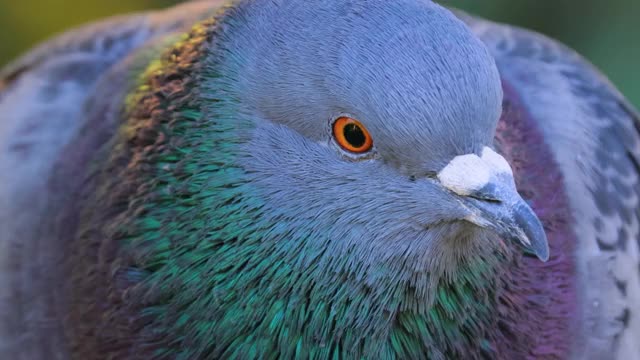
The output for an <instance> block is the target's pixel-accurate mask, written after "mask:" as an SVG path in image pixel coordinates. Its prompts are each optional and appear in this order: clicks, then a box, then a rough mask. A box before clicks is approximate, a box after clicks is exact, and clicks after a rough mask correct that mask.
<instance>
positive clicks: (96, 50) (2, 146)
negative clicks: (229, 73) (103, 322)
mask: <svg viewBox="0 0 640 360" xmlns="http://www.w3.org/2000/svg"><path fill="white" fill-rule="evenodd" d="M219 5H221V1H217V0H212V1H200V2H189V3H187V4H184V5H181V6H179V7H176V8H173V9H170V10H167V11H162V12H153V13H144V14H139V15H133V16H126V17H118V18H113V19H111V20H107V21H104V22H101V23H98V24H95V25H88V26H84V27H81V28H78V29H77V30H75V31H71V32H68V33H65V34H62V35H61V36H58V37H57V38H54V39H53V40H51V41H49V42H47V43H45V44H43V45H41V46H38V47H36V48H35V49H34V50H32V51H31V52H29V53H28V54H26V55H25V56H23V57H22V58H20V59H18V60H17V61H16V62H14V63H13V64H10V65H9V66H7V67H6V68H4V69H2V71H0V114H1V115H0V229H2V231H0V359H9V358H12V359H15V358H17V359H64V358H67V353H66V349H65V345H64V339H63V336H64V335H63V331H62V327H61V325H60V320H61V319H60V316H59V314H61V313H63V309H62V307H63V306H64V305H63V301H62V300H61V298H59V297H58V296H57V295H59V294H61V293H62V291H61V290H60V287H61V286H63V283H64V281H61V280H62V279H60V276H61V270H59V268H60V266H59V264H61V263H63V261H62V259H61V257H63V253H62V252H61V251H60V250H59V249H60V248H62V247H63V246H61V245H62V244H56V243H54V242H53V241H47V239H49V238H48V234H43V233H40V232H41V230H39V229H42V228H43V227H42V226H41V223H42V222H44V221H51V220H47V219H48V218H51V217H55V216H56V214H50V213H47V210H46V209H47V208H48V207H49V205H50V203H51V202H52V201H53V200H51V199H52V198H53V196H52V192H51V191H50V189H49V188H48V183H47V181H48V178H49V176H50V174H51V173H52V171H54V164H55V160H56V159H57V158H58V157H59V156H60V154H61V152H62V150H63V148H64V147H65V146H66V145H67V143H68V142H69V141H70V140H71V139H72V138H73V137H74V136H77V133H78V131H79V129H81V128H82V127H83V125H84V123H85V121H86V116H85V114H86V110H87V109H88V108H90V107H92V106H93V105H94V104H92V103H91V102H90V101H91V98H92V97H96V96H99V97H100V96H102V97H109V96H111V95H112V94H110V93H106V92H104V93H103V92H101V94H97V95H96V94H95V93H94V92H95V89H97V88H98V87H99V88H105V86H102V85H103V84H104V83H105V82H107V83H108V82H109V81H110V80H111V78H110V77H109V74H110V72H114V71H115V70H114V69H117V68H118V67H121V68H126V69H125V70H121V71H126V72H131V73H135V68H132V67H131V66H129V67H125V66H122V65H121V63H122V61H123V59H126V58H127V56H128V55H129V54H131V53H132V52H134V51H135V50H136V49H139V48H140V47H141V46H142V45H143V44H146V43H149V42H151V41H153V40H154V39H155V38H158V37H160V36H162V35H164V34H169V33H172V32H175V31H178V30H182V29H185V28H188V27H190V26H191V25H193V24H194V23H195V22H196V21H198V20H199V19H202V18H206V17H210V16H211V15H212V14H213V13H214V12H215V9H216V8H217V7H219ZM132 77H133V75H132ZM98 83H101V84H102V85H101V86H98ZM116 86H118V85H111V86H110V88H116ZM106 88H109V86H106ZM116 89H117V88H116ZM92 131H93V130H92Z"/></svg>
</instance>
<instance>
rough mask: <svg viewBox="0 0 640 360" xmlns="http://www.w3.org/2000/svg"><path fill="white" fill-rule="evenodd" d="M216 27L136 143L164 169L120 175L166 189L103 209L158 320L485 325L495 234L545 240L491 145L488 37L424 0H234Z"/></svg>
mask: <svg viewBox="0 0 640 360" xmlns="http://www.w3.org/2000/svg"><path fill="white" fill-rule="evenodd" d="M212 27H213V28H214V29H215V30H213V35H211V36H210V37H209V38H208V41H206V42H205V43H204V45H203V46H202V50H201V52H202V53H201V55H200V58H199V59H200V60H198V61H199V66H198V67H197V68H196V69H197V70H193V71H194V74H193V75H192V76H191V78H192V79H197V83H196V84H195V86H193V89H190V90H189V91H190V95H191V96H190V97H188V101H186V100H185V101H183V102H182V103H181V104H177V105H173V107H172V109H177V110H175V111H172V113H171V114H172V115H171V116H172V118H171V119H172V120H171V122H169V123H168V124H167V125H166V126H167V127H166V128H165V129H163V133H165V134H167V136H168V137H169V138H170V141H169V142H170V143H171V144H172V147H170V148H163V150H162V154H161V155H158V156H159V157H158V158H154V159H149V155H146V154H148V152H149V150H148V146H147V147H144V148H141V150H140V153H141V154H142V155H140V156H141V157H145V158H146V159H147V160H146V163H147V164H148V163H152V164H153V163H155V164H157V166H152V167H145V168H144V169H156V170H153V171H155V172H152V174H153V176H147V175H145V176H147V178H148V181H149V182H148V184H147V183H137V184H135V186H131V185H128V186H127V188H126V189H138V190H137V191H146V190H145V189H154V194H161V195H154V196H152V197H148V198H146V199H147V201H135V202H133V203H132V204H131V205H130V206H129V208H128V210H127V211H129V212H130V216H129V217H126V216H124V217H123V216H121V217H118V218H117V219H115V220H114V221H115V223H114V224H107V225H109V228H118V226H120V227H124V228H125V230H124V231H121V233H124V234H127V237H126V244H128V245H129V246H133V247H134V249H135V252H134V253H135V254H137V255H136V256H137V257H136V259H137V260H136V261H135V262H133V263H132V264H131V266H130V268H137V269H140V270H142V273H144V274H148V275H147V277H146V280H145V282H146V284H147V286H146V287H143V286H140V287H138V289H151V290H148V292H147V293H144V296H141V297H144V298H145V304H146V305H145V307H147V308H148V310H147V311H146V312H145V313H146V314H150V313H151V314H158V317H159V318H160V320H159V321H158V322H157V323H155V325H154V332H156V333H164V334H166V336H167V337H168V338H173V337H172V336H173V335H171V334H185V333H187V334H189V341H188V342H189V344H191V345H190V346H192V347H193V348H194V349H195V350H193V352H191V353H189V354H190V355H192V356H186V358H194V357H197V356H196V355H198V354H202V353H205V352H206V353H210V352H213V353H214V354H218V355H220V356H221V357H223V358H224V357H226V356H224V355H232V354H231V353H230V352H234V351H235V352H234V353H233V354H236V355H237V354H238V353H237V351H247V352H246V353H247V354H248V353H251V351H252V350H251V349H250V347H251V346H253V345H252V344H255V343H256V341H258V340H257V339H261V340H260V344H261V349H263V350H264V351H273V352H274V353H276V352H277V353H279V354H281V355H282V356H283V357H285V358H287V357H293V355H295V354H298V353H297V352H296V351H298V350H299V349H298V350H296V349H297V347H296V346H297V345H296V344H298V345H299V346H300V349H304V350H303V351H310V352H314V351H318V352H319V353H322V352H328V354H331V353H333V351H339V352H340V351H342V352H345V354H346V353H349V354H351V355H353V353H351V351H355V352H356V353H355V354H356V355H357V354H360V355H365V357H366V356H369V357H377V355H379V352H380V351H384V352H385V353H389V354H390V353H394V352H395V353H396V354H400V355H401V356H400V357H404V358H411V357H415V356H412V354H413V355H415V353H412V352H411V351H414V350H415V351H418V353H424V351H427V350H425V349H423V348H428V349H431V350H433V351H436V349H446V348H448V347H456V346H460V344H462V343H461V342H460V341H463V343H464V344H466V345H465V346H467V345H468V346H472V344H476V345H477V344H478V342H477V341H476V340H477V338H476V335H478V334H479V333H480V332H481V330H479V329H480V328H481V327H482V326H475V325H474V324H482V323H487V324H488V323H490V322H491V321H492V320H491V319H492V318H493V316H492V313H491V311H489V310H487V309H490V308H491V307H492V306H493V305H491V304H489V303H490V302H491V301H492V300H491V299H495V296H491V294H490V293H491V292H492V291H494V289H495V288H496V287H497V286H498V285H497V282H499V281H500V280H499V275H497V274H499V273H500V272H499V271H497V270H496V271H494V270H495V268H496V267H499V266H500V263H501V261H503V259H504V258H505V256H507V255H505V254H504V253H505V251H509V253H508V254H511V253H512V251H513V249H519V248H518V247H517V246H513V245H511V244H513V243H514V242H515V243H516V244H520V245H521V246H522V247H524V249H525V250H526V251H529V252H532V253H533V254H535V255H537V256H538V257H539V258H540V259H542V260H546V259H547V257H548V249H547V241H546V238H545V234H544V231H543V229H542V226H541V224H540V221H539V220H538V219H537V217H536V216H535V214H534V213H533V212H532V210H531V209H530V207H529V206H528V205H527V204H526V203H525V202H524V201H523V199H521V198H520V196H519V195H518V193H517V191H516V187H515V184H514V180H513V174H512V172H511V168H510V166H509V164H508V163H507V162H506V161H505V159H504V158H503V157H502V156H500V155H499V154H498V153H497V152H496V151H494V150H493V149H492V143H493V137H494V133H495V129H496V125H497V122H498V119H499V117H500V114H501V102H502V90H501V83H500V78H499V74H498V71H497V69H496V65H495V63H494V60H493V59H492V57H491V55H490V54H489V52H488V50H487V49H486V48H485V47H484V46H483V44H482V43H481V42H480V41H479V40H478V39H477V38H475V37H474V36H473V35H472V33H471V32H470V30H469V29H467V28H466V27H465V25H464V24H463V23H462V22H461V21H459V20H457V19H456V18H455V17H454V16H453V15H452V14H451V13H450V12H448V11H447V10H445V9H444V8H442V7H440V6H438V5H436V4H433V3H431V2H429V1H418V0H416V1H409V0H399V1H392V2H389V1H383V0H373V1H364V0H352V1H308V0H304V1H302V0H272V1H245V2H240V3H238V4H237V5H235V6H233V7H231V8H229V9H227V10H226V12H225V13H224V15H223V16H221V17H220V18H219V19H218V20H217V22H216V24H215V25H213V26H212ZM195 31H196V33H198V32H197V31H198V30H195ZM180 44H182V45H180V46H185V45H184V44H187V45H188V44H189V41H182V42H181V43H180ZM179 53H180V50H173V53H172V54H179ZM169 58H170V59H174V60H175V59H180V57H176V56H173V55H172V57H169ZM200 65H201V66H200ZM145 89H146V88H144V87H142V88H141V90H139V91H143V92H144V91H147V90H145ZM157 93H159V92H158V91H155V92H154V93H152V95H153V94H157ZM143 96H146V95H144V94H143ZM153 96H156V95H153ZM141 98H144V97H141ZM163 101H165V100H163ZM147 103H149V102H147ZM140 104H141V105H138V106H145V105H144V104H145V103H140ZM145 146H146V145H145ZM170 149H174V150H170ZM127 154H128V153H127ZM125 155H126V154H125ZM126 156H129V155H126ZM139 164H140V163H139V162H132V163H131V164H130V165H129V166H128V169H129V170H130V171H134V170H135V169H136V168H137V167H139V166H140V165H139ZM131 169H133V170H131ZM129 170H128V171H129ZM135 171H137V170H135ZM140 171H142V170H140ZM144 171H149V170H144ZM129 178H135V179H143V178H144V176H142V175H135V176H130V177H129ZM110 179H112V178H110ZM109 181H115V180H109ZM136 181H138V182H140V181H142V180H136ZM163 189H164V190H163ZM96 203H99V202H96ZM122 219H125V220H126V221H124V222H123V223H119V222H121V221H123V220H122ZM127 227H129V228H131V229H133V230H127V229H128V228H127ZM172 239H173V240H172ZM176 239H179V240H176ZM505 249H506V250H505ZM496 278H498V280H496ZM496 281H497V282H496ZM158 292H159V293H160V294H158ZM149 293H153V294H155V296H154V297H153V299H159V300H156V301H155V302H154V301H153V300H149ZM150 303H151V304H152V306H151V305H149V304H150ZM478 304H481V305H478ZM445 313H446V314H449V316H448V317H446V319H445V318H444V317H442V316H441V314H445ZM451 314H460V315H461V316H459V317H456V316H453V315H451ZM172 316H173V317H172ZM469 317H470V318H472V319H473V321H472V322H471V323H470V322H468V321H466V320H465V319H468V318H469ZM161 329H164V330H161ZM412 329H420V330H419V331H418V330H416V331H414V330H412ZM452 329H453V330H452ZM212 334H213V335H214V336H212ZM424 336H427V337H430V340H428V341H427V340H424V339H423V338H422V337H424ZM453 338H455V339H457V340H459V341H453V340H452V339H453ZM465 339H466V340H465ZM194 344H195V345H194ZM416 344H419V345H416ZM456 344H457V345H456ZM463 348H464V346H463ZM242 349H244V350H242ZM314 349H315V350H314ZM198 351H199V352H200V353H198ZM194 354H195V355H194ZM240 354H242V352H240ZM287 354H288V355H287ZM289 355H291V356H289ZM307 355H309V354H307ZM418 357H419V356H418Z"/></svg>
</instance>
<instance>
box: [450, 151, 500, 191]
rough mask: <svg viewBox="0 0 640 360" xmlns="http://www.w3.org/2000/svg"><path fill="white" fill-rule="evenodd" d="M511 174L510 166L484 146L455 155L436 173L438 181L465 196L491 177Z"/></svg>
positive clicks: (480, 187)
mask: <svg viewBox="0 0 640 360" xmlns="http://www.w3.org/2000/svg"><path fill="white" fill-rule="evenodd" d="M498 175H508V176H509V177H512V176H513V172H512V170H511V166H509V163H508V162H507V160H505V159H504V158H503V157H502V156H500V155H499V154H498V153H496V152H495V151H493V150H492V149H490V148H488V147H485V148H484V149H483V150H482V157H479V156H478V155H476V154H466V155H460V156H456V157H455V158H453V160H451V161H450V162H449V163H448V164H447V166H445V167H444V169H442V170H441V171H440V172H439V173H438V179H439V180H440V183H441V184H442V185H443V186H444V187H446V188H448V189H449V190H451V191H453V192H454V193H456V194H458V195H461V196H467V195H470V194H473V193H474V192H476V191H478V190H480V189H482V188H483V187H484V186H485V185H487V184H488V183H489V181H490V180H491V178H492V177H495V176H498Z"/></svg>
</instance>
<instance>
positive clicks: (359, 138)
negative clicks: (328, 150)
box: [333, 116, 373, 154]
mask: <svg viewBox="0 0 640 360" xmlns="http://www.w3.org/2000/svg"><path fill="white" fill-rule="evenodd" d="M333 136H334V137H335V138H336V142H337V143H338V145H340V146H341V147H342V148H343V149H345V150H347V151H351V152H353V153H357V154H361V153H364V152H367V151H369V150H371V148H372V147H373V139H372V138H371V134H369V131H367V128H365V127H364V125H362V123H361V122H360V121H358V120H356V119H352V118H350V117H346V116H345V117H341V118H338V119H337V120H336V121H335V122H334V123H333Z"/></svg>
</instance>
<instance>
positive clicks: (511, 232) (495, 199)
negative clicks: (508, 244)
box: [463, 183, 549, 261]
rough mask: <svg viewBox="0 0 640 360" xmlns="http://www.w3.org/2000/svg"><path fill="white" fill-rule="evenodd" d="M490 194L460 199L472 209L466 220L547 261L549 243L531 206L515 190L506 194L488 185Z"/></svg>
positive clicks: (496, 185) (496, 187) (483, 193)
mask: <svg viewBox="0 0 640 360" xmlns="http://www.w3.org/2000/svg"><path fill="white" fill-rule="evenodd" d="M487 186H488V188H492V189H496V191H495V192H493V194H492V195H491V196H488V194H490V193H491V192H488V191H487V190H486V189H485V191H481V192H479V193H478V194H471V195H469V196H466V197H465V198H463V202H464V203H466V204H467V206H468V207H469V208H471V209H472V211H473V215H472V216H471V218H469V219H467V220H468V221H470V222H472V223H474V224H476V225H478V226H480V227H483V228H486V229H490V230H492V231H494V232H496V233H497V234H498V235H500V236H502V237H503V238H506V239H510V240H512V241H515V242H517V243H518V244H520V245H521V246H522V247H523V248H524V250H525V251H527V252H529V253H532V254H534V255H535V256H537V257H538V259H540V260H542V261H547V260H548V259H549V244H548V242H547V236H546V234H545V232H544V228H543V227H542V224H541V223H540V220H539V219H538V217H537V216H536V214H535V213H534V212H533V210H531V207H529V205H527V203H526V202H525V201H524V200H523V199H522V198H521V197H520V195H518V193H517V192H516V191H513V192H512V191H509V190H507V189H504V187H502V191H500V190H499V189H500V188H501V187H500V184H491V183H490V184H489V185H487Z"/></svg>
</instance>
